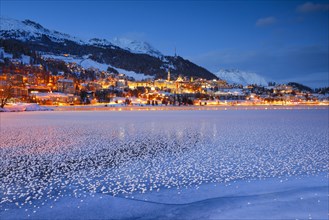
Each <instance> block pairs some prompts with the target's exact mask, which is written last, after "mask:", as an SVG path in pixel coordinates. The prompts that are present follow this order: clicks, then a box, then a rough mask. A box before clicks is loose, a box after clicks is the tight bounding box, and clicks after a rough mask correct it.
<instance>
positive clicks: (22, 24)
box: [0, 17, 84, 44]
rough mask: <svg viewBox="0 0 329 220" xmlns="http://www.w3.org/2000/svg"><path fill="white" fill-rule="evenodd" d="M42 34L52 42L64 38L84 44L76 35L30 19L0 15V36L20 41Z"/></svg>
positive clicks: (39, 37)
mask: <svg viewBox="0 0 329 220" xmlns="http://www.w3.org/2000/svg"><path fill="white" fill-rule="evenodd" d="M42 35H46V36H47V37H49V38H50V39H51V40H52V41H54V42H64V41H65V40H70V41H74V42H76V43H78V44H84V41H82V40H81V39H79V38H77V37H72V36H70V35H68V34H64V33H60V32H58V31H54V30H49V29H47V28H44V27H43V26H42V25H40V24H38V23H36V22H34V21H30V20H24V21H19V20H15V19H11V18H5V17H0V37H1V38H5V39H6V38H13V36H14V38H15V39H18V40H21V41H28V40H37V39H41V37H42Z"/></svg>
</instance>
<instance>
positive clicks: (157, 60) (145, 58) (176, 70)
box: [0, 17, 217, 79]
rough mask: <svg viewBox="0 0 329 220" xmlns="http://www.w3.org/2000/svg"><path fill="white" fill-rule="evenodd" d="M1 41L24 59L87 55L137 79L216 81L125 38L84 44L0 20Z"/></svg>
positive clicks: (206, 73) (25, 23)
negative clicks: (36, 55)
mask: <svg viewBox="0 0 329 220" xmlns="http://www.w3.org/2000/svg"><path fill="white" fill-rule="evenodd" d="M0 39H1V41H0V48H1V47H2V48H4V51H5V52H6V53H9V54H14V53H15V54H18V55H21V57H23V55H27V56H30V55H31V53H33V52H37V53H40V54H48V55H53V56H61V55H63V54H66V56H69V57H71V58H74V59H79V60H83V59H84V57H85V56H87V55H88V58H89V59H90V60H91V63H94V62H93V61H95V62H97V63H98V64H100V65H106V66H107V67H111V68H112V69H116V70H120V71H119V72H124V71H128V72H129V73H132V72H133V73H136V74H138V75H142V74H143V75H145V76H151V77H155V78H166V77H167V71H168V69H170V71H171V76H172V77H175V76H176V77H177V76H178V75H184V76H188V77H193V78H204V79H215V78H217V77H216V76H215V75H214V74H213V73H211V72H209V71H208V70H206V69H204V68H202V67H200V66H198V65H196V64H194V63H192V62H190V61H189V60H185V59H183V58H182V57H180V56H175V57H172V56H164V55H162V54H161V52H159V51H158V50H156V49H154V48H153V47H152V46H151V45H150V44H148V43H146V42H140V41H136V40H129V39H126V38H114V39H112V40H108V39H99V38H92V39H90V40H82V39H80V38H78V37H74V36H71V35H69V34H65V33H61V32H58V31H55V30H50V29H47V28H45V27H43V26H42V25H40V24H38V23H37V22H34V21H30V20H24V21H19V20H15V19H11V18H4V17H0ZM145 54H146V55H145ZM96 67H97V65H96Z"/></svg>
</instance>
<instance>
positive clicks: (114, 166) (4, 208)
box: [0, 109, 329, 219]
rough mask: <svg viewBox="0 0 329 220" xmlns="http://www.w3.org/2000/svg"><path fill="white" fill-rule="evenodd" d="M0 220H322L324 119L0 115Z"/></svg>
mask: <svg viewBox="0 0 329 220" xmlns="http://www.w3.org/2000/svg"><path fill="white" fill-rule="evenodd" d="M0 126H1V127H0V128H1V130H0V135H1V142H0V156H1V161H0V167H1V170H0V218H1V219H12V218H19V219H21V218H33V219H36V218H62V219H65V218H77V219H78V218H93V219H94V218H112V219H113V218H115V219H125V218H161V219H163V218H168V219H177V218H179V219H242V218H249V219H250V218H258V219H264V218H272V219H282V218H285V219H286V218H294V219H296V218H303V219H310V218H313V219H318V218H320V219H324V218H328V164H329V159H328V153H329V152H328V140H329V138H328V133H329V132H328V110H315V109H305V110H228V111H224V110H223V111H165V112H162V111H140V112H139V111H131V112H107V111H98V112H24V113H1V114H0Z"/></svg>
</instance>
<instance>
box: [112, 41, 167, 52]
mask: <svg viewBox="0 0 329 220" xmlns="http://www.w3.org/2000/svg"><path fill="white" fill-rule="evenodd" d="M112 44H114V45H116V46H118V47H121V48H123V49H125V50H129V51H130V52H132V53H145V54H149V55H152V56H156V57H162V56H163V55H162V53H161V52H160V51H158V50H156V49H154V48H153V47H152V46H151V45H150V44H149V43H147V42H143V41H136V40H131V39H128V38H117V37H115V38H114V39H113V40H112Z"/></svg>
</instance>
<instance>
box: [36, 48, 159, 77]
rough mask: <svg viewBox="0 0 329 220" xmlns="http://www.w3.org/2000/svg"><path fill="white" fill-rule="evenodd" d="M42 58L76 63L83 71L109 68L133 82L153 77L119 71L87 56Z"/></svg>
mask: <svg viewBox="0 0 329 220" xmlns="http://www.w3.org/2000/svg"><path fill="white" fill-rule="evenodd" d="M42 57H43V58H44V59H54V60H61V61H64V62H65V63H76V64H78V65H80V66H81V67H83V68H84V69H88V68H95V69H98V70H100V71H106V70H107V68H108V67H111V68H113V69H115V70H117V71H118V72H119V73H123V74H125V75H126V76H128V77H132V78H134V79H135V80H143V79H149V78H153V76H149V75H146V74H144V73H136V72H134V71H128V70H124V69H120V68H117V67H114V66H112V65H108V64H105V63H99V62H96V61H94V60H92V59H90V58H88V56H87V55H86V56H83V57H72V56H68V57H66V56H60V55H50V54H44V55H42Z"/></svg>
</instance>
